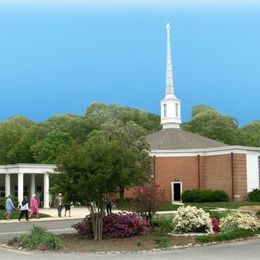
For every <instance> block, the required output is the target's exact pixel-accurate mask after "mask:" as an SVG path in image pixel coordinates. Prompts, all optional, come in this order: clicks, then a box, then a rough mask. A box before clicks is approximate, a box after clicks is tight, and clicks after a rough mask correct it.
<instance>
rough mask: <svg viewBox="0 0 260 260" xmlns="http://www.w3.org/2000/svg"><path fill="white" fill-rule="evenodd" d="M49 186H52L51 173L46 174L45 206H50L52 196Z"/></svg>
mask: <svg viewBox="0 0 260 260" xmlns="http://www.w3.org/2000/svg"><path fill="white" fill-rule="evenodd" d="M49 188H50V180H49V173H45V174H44V194H43V196H44V204H43V207H44V208H49V207H50V197H49Z"/></svg>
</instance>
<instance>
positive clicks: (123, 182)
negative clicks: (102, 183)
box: [101, 120, 150, 203]
mask: <svg viewBox="0 0 260 260" xmlns="http://www.w3.org/2000/svg"><path fill="white" fill-rule="evenodd" d="M101 131H103V133H104V134H105V135H106V136H107V137H108V138H109V140H116V141H118V142H119V143H120V145H121V147H123V148H124V149H123V150H122V154H121V157H122V163H123V167H122V170H121V173H120V174H119V175H118V184H119V197H120V202H121V203H122V202H123V199H124V191H125V189H127V188H129V187H132V186H135V185H138V184H140V183H144V182H145V181H147V180H148V179H149V177H150V176H149V174H145V175H144V174H142V172H146V173H149V171H150V158H148V157H147V156H146V155H147V153H143V151H148V150H149V145H148V143H147V142H146V140H145V133H146V131H145V130H144V129H143V128H142V127H141V126H139V125H137V124H136V123H135V122H133V121H129V122H127V123H123V122H122V121H120V120H110V121H108V122H106V123H105V124H103V125H102V126H101ZM145 160H146V161H145ZM138 161H142V162H143V163H142V165H141V167H135V164H136V162H138ZM144 162H145V163H144Z"/></svg>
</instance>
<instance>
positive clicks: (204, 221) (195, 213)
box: [172, 206, 211, 234]
mask: <svg viewBox="0 0 260 260" xmlns="http://www.w3.org/2000/svg"><path fill="white" fill-rule="evenodd" d="M172 222H173V226H174V228H173V233H180V234H181V233H190V232H209V231H210V228H211V219H210V216H209V213H206V212H205V211H204V210H203V209H198V208H196V207H192V206H187V207H180V208H178V210H177V214H176V216H175V217H174V218H173V220H172Z"/></svg>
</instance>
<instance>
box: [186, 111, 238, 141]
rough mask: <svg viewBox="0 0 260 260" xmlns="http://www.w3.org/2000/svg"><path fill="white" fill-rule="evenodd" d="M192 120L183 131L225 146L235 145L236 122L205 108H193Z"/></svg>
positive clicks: (231, 118)
mask: <svg viewBox="0 0 260 260" xmlns="http://www.w3.org/2000/svg"><path fill="white" fill-rule="evenodd" d="M193 111H194V113H193V114H194V116H193V118H192V120H191V121H190V122H189V123H187V124H184V125H183V129H185V130H187V131H190V132H193V133H195V134H199V135H202V136H205V137H208V138H211V139H214V140H217V141H220V142H223V143H226V144H230V145H232V144H237V143H238V140H237V135H238V121H237V120H236V119H235V118H233V117H230V116H227V115H222V114H220V113H218V112H217V111H215V110H213V109H212V108H209V107H207V106H205V107H203V106H199V108H198V109H196V107H195V108H193Z"/></svg>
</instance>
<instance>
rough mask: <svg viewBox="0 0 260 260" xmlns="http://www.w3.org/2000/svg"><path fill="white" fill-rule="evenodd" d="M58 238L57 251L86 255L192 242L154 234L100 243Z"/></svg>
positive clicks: (73, 237)
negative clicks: (164, 241)
mask: <svg viewBox="0 0 260 260" xmlns="http://www.w3.org/2000/svg"><path fill="white" fill-rule="evenodd" d="M59 237H60V238H61V239H62V240H63V241H64V248H63V249H61V250H59V251H62V252H86V253H94V252H111V251H121V252H122V251H124V252H135V251H142V250H152V249H155V248H162V247H160V246H159V245H158V244H157V243H156V242H155V241H156V240H157V241H158V240H167V244H168V246H170V247H171V246H172V247H173V246H185V245H188V244H191V243H193V242H194V238H193V237H180V236H179V237H175V236H158V235H156V234H149V235H147V236H138V237H131V238H123V239H103V240H101V241H94V240H89V239H83V238H82V237H81V236H80V235H78V234H63V235H59Z"/></svg>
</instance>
